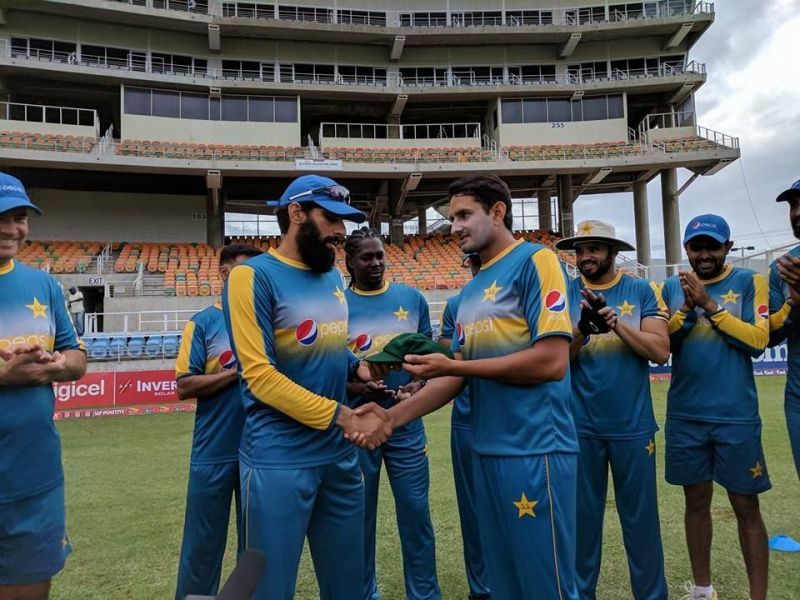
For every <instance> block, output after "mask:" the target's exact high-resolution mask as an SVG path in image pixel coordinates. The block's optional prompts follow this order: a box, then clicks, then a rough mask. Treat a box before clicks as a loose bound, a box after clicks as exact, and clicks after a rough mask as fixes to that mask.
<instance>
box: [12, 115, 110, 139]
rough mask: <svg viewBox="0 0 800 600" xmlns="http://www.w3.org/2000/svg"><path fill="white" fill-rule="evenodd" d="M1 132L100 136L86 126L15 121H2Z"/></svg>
mask: <svg viewBox="0 0 800 600" xmlns="http://www.w3.org/2000/svg"><path fill="white" fill-rule="evenodd" d="M0 131H25V132H30V133H51V134H56V135H79V136H86V137H94V136H97V135H99V133H100V132H99V131H98V130H97V129H96V128H95V127H89V126H84V125H61V124H59V123H42V122H38V121H14V120H11V119H0Z"/></svg>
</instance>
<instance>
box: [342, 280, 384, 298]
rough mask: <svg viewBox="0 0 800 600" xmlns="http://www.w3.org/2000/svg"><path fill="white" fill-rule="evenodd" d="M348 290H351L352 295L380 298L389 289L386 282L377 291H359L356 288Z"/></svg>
mask: <svg viewBox="0 0 800 600" xmlns="http://www.w3.org/2000/svg"><path fill="white" fill-rule="evenodd" d="M350 289H351V290H353V293H354V294H358V295H359V296H380V295H381V294H383V293H384V292H385V291H386V290H388V289H389V282H388V281H386V282H384V284H383V285H382V286H381V287H380V289H377V290H371V291H366V290H359V289H357V288H356V286H353V287H351V288H350Z"/></svg>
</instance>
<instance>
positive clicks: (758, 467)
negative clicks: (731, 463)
mask: <svg viewBox="0 0 800 600" xmlns="http://www.w3.org/2000/svg"><path fill="white" fill-rule="evenodd" d="M750 472H751V473H752V474H753V479H756V478H758V477H761V476H762V475H763V474H764V467H762V466H761V461H758V460H757V461H756V466H755V467H753V468H752V469H750Z"/></svg>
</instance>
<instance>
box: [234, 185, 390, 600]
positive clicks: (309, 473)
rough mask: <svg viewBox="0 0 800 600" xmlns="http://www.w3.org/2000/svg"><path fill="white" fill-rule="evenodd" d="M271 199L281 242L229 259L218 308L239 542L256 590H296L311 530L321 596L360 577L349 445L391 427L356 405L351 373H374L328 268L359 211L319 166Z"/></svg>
mask: <svg viewBox="0 0 800 600" xmlns="http://www.w3.org/2000/svg"><path fill="white" fill-rule="evenodd" d="M270 204H272V205H273V206H277V211H276V214H277V217H278V225H279V227H280V229H281V233H282V234H283V238H282V240H281V243H280V245H279V247H278V248H277V249H271V250H270V251H269V252H267V253H265V254H262V255H260V256H257V257H255V258H252V259H250V260H248V261H247V262H245V263H244V264H242V265H239V266H237V267H235V268H234V269H233V270H232V271H231V274H230V276H229V278H228V281H227V283H226V289H225V291H224V293H223V310H224V313H225V321H226V325H227V329H228V332H229V336H230V340H231V344H232V349H233V351H234V353H235V354H236V357H237V359H238V364H239V382H240V386H241V389H242V396H243V400H244V408H245V413H246V417H245V424H244V431H243V433H242V441H241V445H240V449H239V466H240V477H241V487H242V490H241V495H242V500H243V514H244V523H243V532H244V539H245V546H246V547H247V548H255V549H257V550H260V551H261V552H262V553H263V554H264V555H265V556H266V565H267V566H266V570H265V572H264V575H263V576H262V578H261V582H260V584H259V587H258V589H257V591H256V593H255V594H254V596H253V598H254V599H257V600H264V599H266V598H269V599H270V600H291V599H292V598H294V595H295V585H296V581H297V569H298V565H299V562H300V555H301V552H302V550H303V542H304V540H305V538H306V537H307V538H308V543H309V547H310V549H311V557H312V560H313V562H314V568H315V571H316V575H317V582H318V584H319V589H320V598H321V599H322V600H353V599H354V598H358V597H360V596H361V594H362V593H363V585H364V583H363V582H364V577H365V575H364V558H363V556H364V484H363V482H362V477H361V470H360V468H359V463H358V454H357V452H356V448H355V447H354V446H353V445H352V444H351V443H350V442H348V441H347V440H346V439H345V437H344V434H348V435H351V436H352V435H355V434H361V435H362V436H365V438H366V442H365V443H366V445H368V446H373V447H374V446H376V445H378V444H380V443H382V442H384V441H386V439H387V438H388V437H389V435H391V428H390V427H389V426H388V425H387V424H386V421H387V418H386V415H385V411H384V410H383V409H382V408H380V407H378V406H377V405H375V404H368V405H367V408H366V409H364V408H362V414H360V415H355V414H354V413H353V411H352V410H350V409H349V408H348V407H347V405H346V400H347V389H346V385H347V382H348V381H353V380H357V379H361V380H362V381H363V380H366V379H368V378H369V371H368V370H367V369H366V367H361V366H360V364H359V361H358V359H357V358H356V357H355V355H354V354H353V353H352V352H350V350H349V349H348V347H347V319H348V310H347V300H346V298H345V288H346V286H345V284H344V279H343V277H342V274H341V272H340V271H339V270H338V269H334V268H333V265H334V262H335V258H336V245H337V244H338V243H339V242H341V241H342V240H343V239H344V234H345V226H344V223H343V220H349V221H354V222H356V223H362V222H363V221H364V220H365V219H366V215H365V214H364V213H362V212H361V211H360V210H357V209H356V208H353V207H351V206H350V194H349V192H348V191H347V189H346V188H344V187H342V186H341V185H339V184H338V183H336V182H335V181H334V180H332V179H329V178H327V177H320V176H318V175H304V176H303V177H299V178H297V179H295V180H294V181H293V182H292V183H291V184H290V185H289V187H288V188H286V191H285V192H284V193H283V195H282V196H281V198H280V200H278V201H276V202H274V203H270Z"/></svg>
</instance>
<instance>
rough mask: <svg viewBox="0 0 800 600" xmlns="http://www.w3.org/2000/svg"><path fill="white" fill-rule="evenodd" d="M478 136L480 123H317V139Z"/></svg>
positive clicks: (409, 138)
mask: <svg viewBox="0 0 800 600" xmlns="http://www.w3.org/2000/svg"><path fill="white" fill-rule="evenodd" d="M480 137H481V124H480V123H421V124H403V123H398V124H387V123H334V122H323V123H320V125H319V140H320V144H322V140H323V139H326V138H353V139H385V140H433V139H472V138H480Z"/></svg>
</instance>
